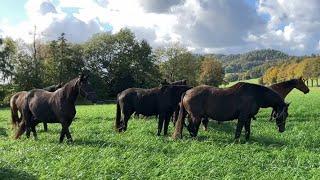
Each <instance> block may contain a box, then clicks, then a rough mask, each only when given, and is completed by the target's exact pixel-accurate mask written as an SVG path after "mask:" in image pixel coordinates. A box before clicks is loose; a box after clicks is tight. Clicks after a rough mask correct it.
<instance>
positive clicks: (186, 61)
mask: <svg viewBox="0 0 320 180" xmlns="http://www.w3.org/2000/svg"><path fill="white" fill-rule="evenodd" d="M155 54H156V58H157V61H158V62H159V64H160V72H161V74H162V77H163V79H167V80H169V81H177V80H181V79H186V80H187V82H188V84H190V85H196V84H197V79H198V74H199V67H200V61H201V59H202V57H197V56H194V55H192V54H191V53H190V52H188V51H187V50H186V49H185V48H183V47H181V46H180V45H179V44H174V45H172V46H169V47H165V48H160V49H157V50H156V52H155Z"/></svg>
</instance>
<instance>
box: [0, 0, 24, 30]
mask: <svg viewBox="0 0 320 180" xmlns="http://www.w3.org/2000/svg"><path fill="white" fill-rule="evenodd" d="M25 3H26V1H25V0H2V1H1V6H0V17H1V18H7V19H8V20H9V21H10V23H11V24H17V23H20V22H21V21H24V20H27V14H26V11H25V9H24V4H25Z"/></svg>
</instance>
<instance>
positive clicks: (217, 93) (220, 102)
mask: <svg viewBox="0 0 320 180" xmlns="http://www.w3.org/2000/svg"><path fill="white" fill-rule="evenodd" d="M288 106H289V104H286V103H285V102H284V100H283V98H282V97H281V96H280V95H279V94H277V93H276V92H274V91H273V90H271V89H269V88H267V87H264V86H260V85H256V84H250V83H243V82H240V83H237V84H235V85H233V86H231V87H229V88H226V89H219V88H215V87H211V86H198V87H195V88H192V89H190V90H188V91H187V92H186V93H185V94H184V95H182V97H181V106H180V112H179V119H178V121H177V123H176V129H175V133H174V134H173V138H176V137H178V136H179V137H182V129H183V124H184V119H185V116H186V113H188V114H189V115H190V117H191V120H190V121H189V124H188V130H189V132H190V135H191V136H193V137H195V136H197V133H198V129H199V126H200V123H201V118H207V117H209V118H212V119H214V120H217V121H230V120H234V119H238V124H237V128H236V133H235V139H236V140H237V141H239V138H240V134H241V131H242V128H243V126H244V128H245V131H246V133H245V137H246V140H248V139H249V137H250V124H251V119H252V118H253V117H254V116H255V115H256V114H257V113H258V111H259V109H260V108H268V107H272V108H273V109H274V110H275V112H276V114H277V116H276V122H277V123H276V124H277V125H278V127H279V132H284V131H285V121H286V118H287V116H288Z"/></svg>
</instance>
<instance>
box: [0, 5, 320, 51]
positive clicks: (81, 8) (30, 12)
mask: <svg viewBox="0 0 320 180" xmlns="http://www.w3.org/2000/svg"><path fill="white" fill-rule="evenodd" d="M319 9H320V1H318V0H304V1H280V0H236V1H235V0H214V1H213V0H81V1H80V0H2V1H1V6H0V36H4V37H6V36H10V37H12V38H14V39H23V40H25V41H26V42H29V41H30V35H29V34H30V32H32V29H33V26H34V25H36V26H37V29H38V31H39V32H38V33H39V34H42V35H43V36H39V38H41V39H43V40H52V39H54V38H55V37H57V36H58V35H59V34H61V33H62V32H65V33H66V34H68V35H69V37H67V38H69V40H70V41H72V42H84V41H86V40H87V39H89V38H90V37H91V36H92V35H93V34H95V33H99V32H103V31H111V32H112V33H116V32H118V31H119V30H120V29H121V28H125V27H126V28H129V29H131V30H132V31H133V32H134V33H135V35H136V37H137V38H138V39H146V40H147V41H148V42H149V43H150V44H151V45H152V46H153V47H155V48H157V47H162V46H167V45H169V44H172V43H176V42H178V43H180V44H182V45H183V46H185V47H187V48H188V49H189V50H191V51H194V52H197V53H225V54H230V53H239V52H245V51H250V50H255V49H264V48H272V49H278V50H281V51H284V52H286V53H289V54H293V55H304V54H311V53H316V54H318V53H319V51H320V32H319V29H320V14H319ZM49 35H50V36H49Z"/></svg>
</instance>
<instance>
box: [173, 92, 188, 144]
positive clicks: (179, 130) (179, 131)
mask: <svg viewBox="0 0 320 180" xmlns="http://www.w3.org/2000/svg"><path fill="white" fill-rule="evenodd" d="M185 95H186V93H183V94H182V95H181V102H180V110H179V116H178V121H177V122H176V125H175V128H176V129H175V131H174V133H173V135H172V138H173V139H177V137H178V136H180V138H182V130H183V126H184V124H185V122H184V121H185V118H186V109H185V108H184V106H183V98H184V96H185Z"/></svg>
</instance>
